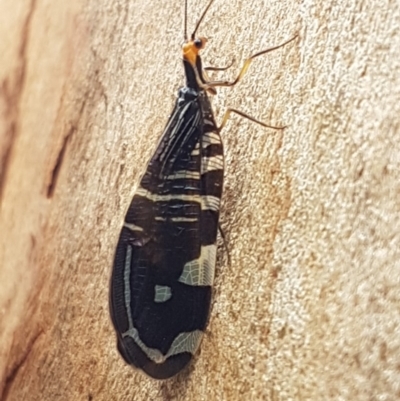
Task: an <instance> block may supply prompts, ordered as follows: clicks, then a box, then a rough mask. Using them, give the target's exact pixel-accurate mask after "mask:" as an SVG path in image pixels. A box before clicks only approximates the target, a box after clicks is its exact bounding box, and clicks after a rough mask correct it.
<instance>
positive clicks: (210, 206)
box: [201, 195, 221, 212]
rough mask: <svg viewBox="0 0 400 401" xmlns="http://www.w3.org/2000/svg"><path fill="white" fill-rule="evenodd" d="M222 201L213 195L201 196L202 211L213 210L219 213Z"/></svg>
mask: <svg viewBox="0 0 400 401" xmlns="http://www.w3.org/2000/svg"><path fill="white" fill-rule="evenodd" d="M220 203H221V199H220V198H218V197H216V196H212V195H202V196H201V210H213V211H215V212H218V211H219V205H220Z"/></svg>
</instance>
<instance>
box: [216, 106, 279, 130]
mask: <svg viewBox="0 0 400 401" xmlns="http://www.w3.org/2000/svg"><path fill="white" fill-rule="evenodd" d="M231 113H235V114H238V115H239V116H242V117H244V118H247V119H248V120H250V121H253V122H254V123H257V124H260V125H262V126H263V127H266V128H272V129H278V130H282V129H285V128H286V126H283V127H276V126H274V125H268V124H265V123H263V122H262V121H259V120H256V119H255V118H253V117H251V116H249V115H248V114H246V113H243V111H240V110H236V109H232V108H228V109H227V110H226V111H225V114H224V117H223V118H222V123H221V125H220V126H219V127H218V131H221V130H222V129H223V128H224V126H225V124H226V122H227V121H228V118H229V116H230V115H231Z"/></svg>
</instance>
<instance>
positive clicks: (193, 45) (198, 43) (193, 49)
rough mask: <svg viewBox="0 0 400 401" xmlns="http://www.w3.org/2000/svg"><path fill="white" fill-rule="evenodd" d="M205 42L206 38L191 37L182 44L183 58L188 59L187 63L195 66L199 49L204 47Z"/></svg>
mask: <svg viewBox="0 0 400 401" xmlns="http://www.w3.org/2000/svg"><path fill="white" fill-rule="evenodd" d="M206 43H207V39H206V38H197V39H192V40H189V41H188V42H186V43H185V44H184V45H183V46H182V55H183V59H184V60H187V61H189V63H190V64H191V65H192V66H193V67H195V66H196V60H197V56H198V54H199V51H200V50H201V49H204V47H205V45H206Z"/></svg>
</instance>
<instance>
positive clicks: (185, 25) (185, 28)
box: [183, 0, 188, 42]
mask: <svg viewBox="0 0 400 401" xmlns="http://www.w3.org/2000/svg"><path fill="white" fill-rule="evenodd" d="M183 30H184V34H185V38H184V39H185V42H187V40H188V35H187V0H185V19H184V21H183Z"/></svg>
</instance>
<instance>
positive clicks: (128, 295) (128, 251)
mask: <svg viewBox="0 0 400 401" xmlns="http://www.w3.org/2000/svg"><path fill="white" fill-rule="evenodd" d="M131 261H132V247H131V246H130V245H128V246H127V247H126V255H125V266H124V296H125V308H126V314H127V315H128V323H129V327H133V322H132V312H131V286H130V277H131Z"/></svg>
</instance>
